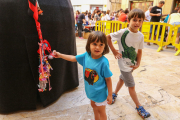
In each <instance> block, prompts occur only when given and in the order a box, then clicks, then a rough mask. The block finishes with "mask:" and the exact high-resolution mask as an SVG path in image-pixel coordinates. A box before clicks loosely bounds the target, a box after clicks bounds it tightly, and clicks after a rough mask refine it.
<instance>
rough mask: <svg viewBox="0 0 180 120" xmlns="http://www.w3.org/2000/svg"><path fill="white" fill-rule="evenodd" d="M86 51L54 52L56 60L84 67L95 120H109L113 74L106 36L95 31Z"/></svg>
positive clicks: (88, 95)
mask: <svg viewBox="0 0 180 120" xmlns="http://www.w3.org/2000/svg"><path fill="white" fill-rule="evenodd" d="M86 51H87V52H85V53H83V54H81V55H76V56H73V55H65V54H62V53H59V52H56V51H55V50H54V51H53V54H54V56H55V58H62V59H65V60H68V61H71V62H76V61H77V62H78V63H79V64H81V65H82V66H83V74H84V84H85V91H86V95H87V97H88V98H89V99H90V100H91V106H92V108H93V111H94V117H95V120H107V116H106V105H107V103H108V104H111V103H112V82H111V76H112V72H111V71H110V69H109V62H108V60H107V58H106V57H104V55H105V54H106V53H109V47H108V44H107V39H106V35H105V34H104V33H102V32H100V31H94V32H92V33H91V34H90V35H89V38H88V40H87V44H86Z"/></svg>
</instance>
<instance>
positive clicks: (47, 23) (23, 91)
mask: <svg viewBox="0 0 180 120" xmlns="http://www.w3.org/2000/svg"><path fill="white" fill-rule="evenodd" d="M29 1H32V2H33V1H36V0H29ZM38 3H39V6H40V8H41V10H42V11H43V13H42V14H43V15H39V20H38V21H39V22H40V24H41V32H42V36H43V39H46V40H47V41H48V42H49V44H50V45H51V49H52V50H53V49H55V50H57V51H60V52H62V53H64V54H72V55H76V43H75V33H74V26H75V25H74V14H73V8H72V5H71V2H70V0H38ZM28 9H29V3H28V0H0V113H9V112H14V111H18V110H30V109H36V103H37V97H38V96H39V97H40V99H41V102H42V104H43V106H47V105H49V104H50V103H52V102H54V101H55V100H57V99H58V98H59V97H60V95H61V94H62V93H63V92H65V91H67V90H70V89H72V88H75V87H77V86H78V85H79V81H78V73H77V63H72V62H68V61H65V60H62V59H53V60H50V61H49V63H50V65H51V66H52V68H53V71H51V77H50V79H51V87H52V89H51V90H50V91H49V88H48V85H47V90H46V91H44V92H39V91H38V89H39V87H38V85H39V71H38V68H39V65H40V63H39V62H40V61H39V54H38V53H37V51H38V49H39V45H38V42H39V43H40V40H39V36H38V32H37V28H36V23H35V20H34V18H33V17H32V16H30V15H29V14H28Z"/></svg>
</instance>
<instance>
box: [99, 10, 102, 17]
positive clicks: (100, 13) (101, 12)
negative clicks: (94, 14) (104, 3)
mask: <svg viewBox="0 0 180 120" xmlns="http://www.w3.org/2000/svg"><path fill="white" fill-rule="evenodd" d="M99 11H100V13H99V17H100V18H101V13H102V11H101V10H99Z"/></svg>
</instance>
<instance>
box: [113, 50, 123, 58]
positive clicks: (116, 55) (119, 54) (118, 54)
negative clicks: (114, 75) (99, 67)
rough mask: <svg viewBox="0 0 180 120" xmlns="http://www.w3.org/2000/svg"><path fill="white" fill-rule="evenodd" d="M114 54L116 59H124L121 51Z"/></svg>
mask: <svg viewBox="0 0 180 120" xmlns="http://www.w3.org/2000/svg"><path fill="white" fill-rule="evenodd" d="M113 54H114V57H115V58H116V59H120V58H122V54H121V53H119V50H115V51H114V52H113Z"/></svg>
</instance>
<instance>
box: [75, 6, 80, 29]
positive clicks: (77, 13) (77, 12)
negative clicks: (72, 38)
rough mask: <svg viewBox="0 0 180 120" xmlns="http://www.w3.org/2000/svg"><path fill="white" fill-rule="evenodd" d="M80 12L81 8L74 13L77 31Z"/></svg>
mask: <svg viewBox="0 0 180 120" xmlns="http://www.w3.org/2000/svg"><path fill="white" fill-rule="evenodd" d="M79 14H80V12H79V10H77V11H76V13H75V14H74V19H75V32H76V31H77V19H78V16H79Z"/></svg>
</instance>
